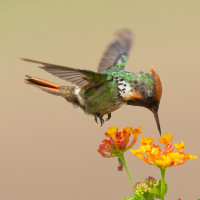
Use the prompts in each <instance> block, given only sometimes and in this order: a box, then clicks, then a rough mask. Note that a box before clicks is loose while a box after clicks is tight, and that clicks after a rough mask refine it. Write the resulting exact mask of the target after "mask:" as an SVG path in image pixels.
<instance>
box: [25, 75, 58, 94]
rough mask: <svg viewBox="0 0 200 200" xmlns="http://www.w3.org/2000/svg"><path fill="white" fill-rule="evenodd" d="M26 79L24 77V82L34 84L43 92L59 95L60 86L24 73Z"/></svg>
mask: <svg viewBox="0 0 200 200" xmlns="http://www.w3.org/2000/svg"><path fill="white" fill-rule="evenodd" d="M26 77H27V79H25V83H27V84H30V85H33V86H36V87H38V88H40V89H42V90H44V91H45V92H48V93H51V94H54V95H61V93H60V86H59V85H58V84H55V83H51V82H48V81H45V80H42V79H39V78H35V77H31V76H28V75H26Z"/></svg>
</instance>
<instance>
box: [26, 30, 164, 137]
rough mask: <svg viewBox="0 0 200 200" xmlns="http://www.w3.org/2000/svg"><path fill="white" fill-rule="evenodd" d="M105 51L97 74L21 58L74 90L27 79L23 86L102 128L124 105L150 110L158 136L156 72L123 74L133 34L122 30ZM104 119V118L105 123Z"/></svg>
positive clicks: (157, 84)
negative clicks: (69, 107) (67, 106)
mask: <svg viewBox="0 0 200 200" xmlns="http://www.w3.org/2000/svg"><path fill="white" fill-rule="evenodd" d="M116 36H117V37H116V39H115V41H114V42H113V43H111V44H110V45H109V46H108V48H107V50H106V51H105V53H104V55H103V57H102V59H101V61H100V64H99V66H98V69H97V72H94V71H91V70H86V69H77V68H72V67H67V66H61V65H55V64H50V63H46V62H40V61H36V60H32V59H27V58H22V60H24V61H28V62H32V63H36V64H39V65H41V66H40V68H41V69H43V70H45V71H47V72H49V73H51V74H53V75H54V76H57V77H59V78H61V79H64V80H65V81H68V82H70V83H72V84H74V86H61V85H58V84H55V83H51V82H49V81H45V80H43V79H40V78H36V77H32V76H28V75H27V76H26V79H25V83H27V84H30V85H33V86H36V87H38V88H40V89H42V90H43V91H45V92H48V93H51V94H54V95H57V96H61V97H64V98H65V99H66V100H67V101H68V102H70V103H72V104H73V105H74V106H75V107H80V108H81V109H82V110H83V111H84V112H85V113H86V114H89V115H93V116H94V118H95V121H96V122H97V123H98V121H99V122H100V124H101V126H102V125H103V124H104V122H105V121H108V120H109V119H110V118H111V113H112V112H113V111H115V110H117V109H119V108H120V107H121V106H123V105H132V106H142V107H145V108H147V109H149V110H150V111H151V112H152V113H153V115H154V117H155V120H156V123H157V128H158V130H159V133H160V135H161V127H160V122H159V117H158V108H159V103H160V100H161V96H162V85H161V81H160V78H159V75H158V73H157V72H156V70H155V69H154V68H153V67H151V68H150V72H151V73H144V72H142V71H140V72H138V73H132V72H128V71H125V70H124V68H125V64H126V62H127V60H128V56H129V52H130V49H131V46H132V41H133V39H132V32H131V31H130V30H128V29H122V30H120V31H119V32H118V33H117V34H116ZM104 115H107V118H106V119H105V120H104Z"/></svg>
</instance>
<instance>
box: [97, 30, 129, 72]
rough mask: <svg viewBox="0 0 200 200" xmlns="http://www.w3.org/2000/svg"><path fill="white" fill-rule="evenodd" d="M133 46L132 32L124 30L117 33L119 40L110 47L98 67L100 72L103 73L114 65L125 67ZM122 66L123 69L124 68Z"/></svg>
mask: <svg viewBox="0 0 200 200" xmlns="http://www.w3.org/2000/svg"><path fill="white" fill-rule="evenodd" d="M131 44H132V33H131V31H129V30H127V29H124V30H121V31H119V32H118V33H117V39H116V41H115V42H114V43H112V44H110V45H109V46H108V49H107V50H106V52H105V53H104V55H103V57H102V59H101V62H100V64H99V67H98V72H99V73H101V72H103V71H105V70H107V69H109V68H111V67H112V66H114V65H124V66H125V63H126V61H127V58H128V54H129V51H130V49H131ZM124 66H122V67H124Z"/></svg>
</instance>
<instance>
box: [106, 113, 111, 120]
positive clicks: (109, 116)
mask: <svg viewBox="0 0 200 200" xmlns="http://www.w3.org/2000/svg"><path fill="white" fill-rule="evenodd" d="M110 118H111V113H109V114H108V117H107V118H106V121H108V120H109V119H110Z"/></svg>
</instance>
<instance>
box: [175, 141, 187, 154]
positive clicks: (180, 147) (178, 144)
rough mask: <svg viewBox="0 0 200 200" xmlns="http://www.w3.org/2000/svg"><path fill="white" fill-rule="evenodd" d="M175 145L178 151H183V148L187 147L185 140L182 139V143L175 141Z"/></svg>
mask: <svg viewBox="0 0 200 200" xmlns="http://www.w3.org/2000/svg"><path fill="white" fill-rule="evenodd" d="M174 146H175V147H176V148H177V149H178V152H181V151H182V150H183V149H185V146H184V142H183V141H181V143H174Z"/></svg>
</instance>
